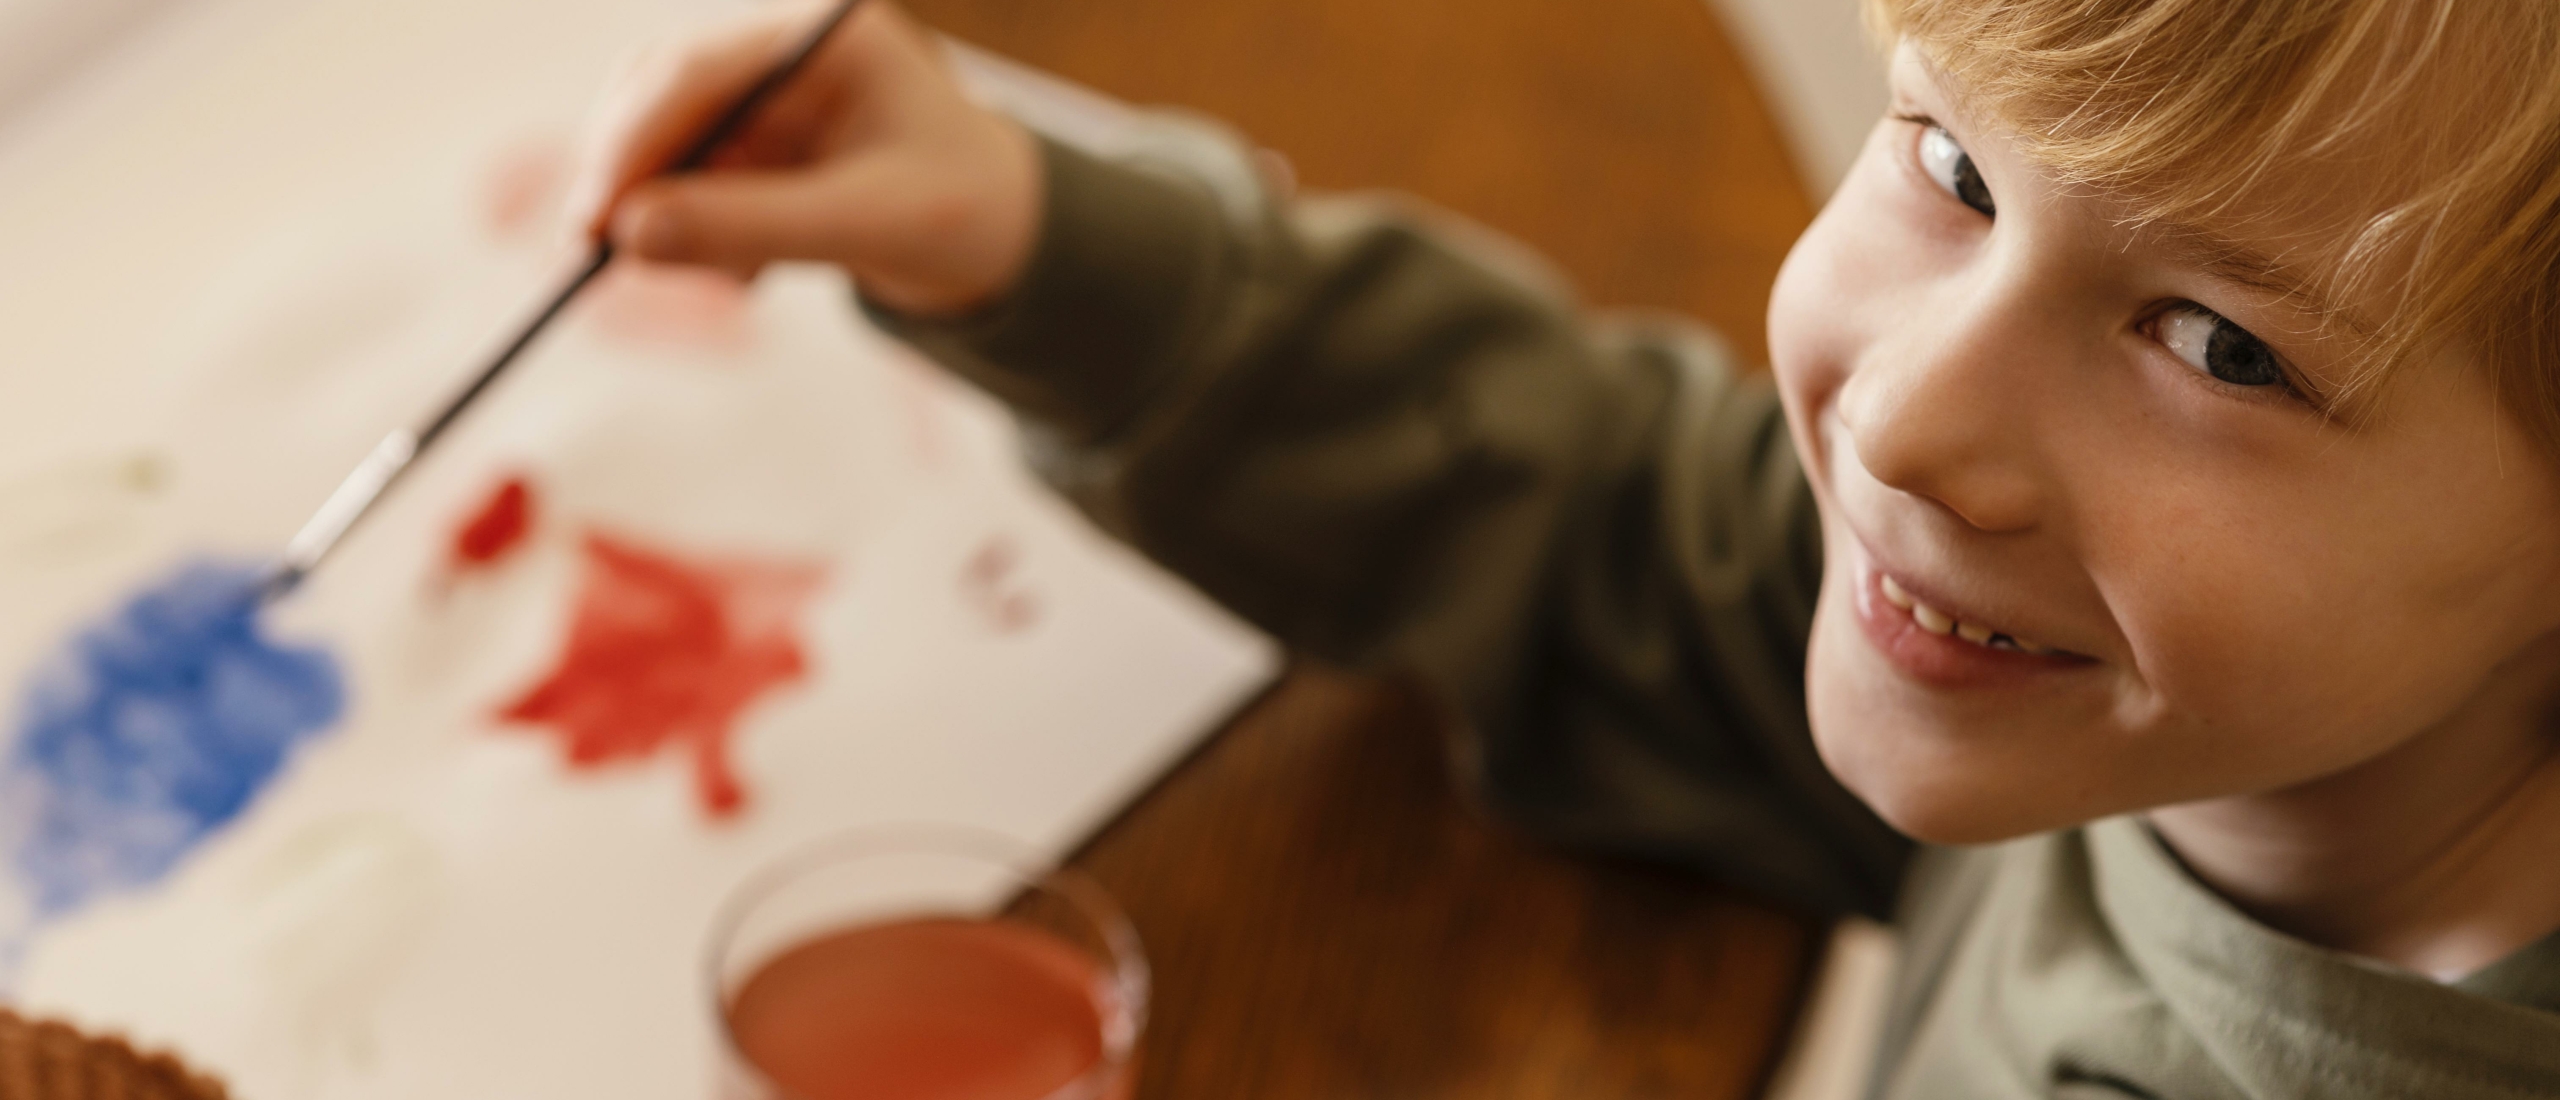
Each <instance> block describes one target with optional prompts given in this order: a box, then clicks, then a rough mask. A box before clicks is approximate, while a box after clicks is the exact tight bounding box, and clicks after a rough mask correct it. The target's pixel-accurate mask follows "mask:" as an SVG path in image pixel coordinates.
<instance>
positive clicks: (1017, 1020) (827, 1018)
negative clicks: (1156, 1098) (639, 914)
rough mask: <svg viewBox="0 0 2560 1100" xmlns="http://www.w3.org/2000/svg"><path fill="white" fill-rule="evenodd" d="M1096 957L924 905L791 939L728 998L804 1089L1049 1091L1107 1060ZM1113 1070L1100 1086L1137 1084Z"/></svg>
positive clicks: (885, 1096) (822, 1096)
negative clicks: (936, 913) (897, 917)
mask: <svg viewBox="0 0 2560 1100" xmlns="http://www.w3.org/2000/svg"><path fill="white" fill-rule="evenodd" d="M1099 969H1100V968H1099V967H1097V966H1096V965H1095V964H1094V961H1093V960H1092V959H1091V958H1090V957H1088V956H1086V955H1085V954H1084V953H1083V952H1081V951H1079V950H1077V949H1076V948H1075V947H1074V946H1073V945H1071V944H1069V943H1067V942H1066V941H1064V940H1061V939H1058V938H1055V937H1053V936H1051V935H1049V934H1048V933H1047V932H1043V931H1041V930H1039V929H1037V928H1032V927H1029V926H1027V925H1020V924H1013V923H1009V922H1005V921H988V920H960V919H956V918H932V917H927V918H923V919H917V920H904V921H894V922H890V923H887V924H876V925H870V926H864V927H855V928H848V929H843V930H839V931H835V932H830V933H826V934H823V935H820V936H818V937H816V938H814V939H811V940H809V941H807V942H805V943H802V944H800V945H799V946H796V947H793V948H791V949H789V950H787V951H784V952H783V953H782V954H781V955H779V956H776V957H775V958H774V960H773V961H772V962H769V963H766V964H765V966H764V968H763V969H761V970H758V971H756V972H755V974H754V975H753V976H751V977H749V978H748V979H747V980H746V982H745V983H744V984H742V985H740V986H739V988H738V991H737V993H736V994H735V995H734V996H732V997H731V998H730V1001H729V1006H728V1019H729V1035H730V1038H731V1039H732V1041H734V1042H735V1043H736V1044H737V1050H738V1052H739V1053H740V1054H742V1055H744V1056H745V1057H746V1059H747V1061H748V1062H749V1063H750V1064H752V1065H754V1066H755V1067H756V1068H757V1069H758V1070H760V1071H762V1072H763V1073H764V1075H765V1076H766V1077H767V1078H768V1079H770V1080H771V1081H773V1082H774V1083H775V1084H777V1085H780V1086H781V1091H783V1092H786V1093H788V1094H789V1095H792V1096H796V1097H805V1098H807V1100H1041V1098H1042V1097H1049V1096H1055V1095H1058V1094H1059V1093H1060V1092H1061V1091H1062V1090H1064V1089H1065V1087H1066V1086H1067V1085H1068V1084H1070V1083H1072V1082H1075V1081H1077V1080H1078V1079H1079V1078H1083V1077H1086V1076H1087V1075H1089V1074H1092V1073H1094V1071H1095V1070H1097V1069H1099V1068H1101V1067H1102V1065H1103V1035H1102V1027H1103V1021H1104V1020H1105V1019H1106V1018H1107V1016H1108V1014H1109V1012H1110V1009H1109V1006H1108V1005H1107V1004H1105V1003H1104V1002H1103V995H1104V993H1105V991H1106V989H1107V987H1106V986H1105V985H1104V984H1103V983H1102V980H1101V974H1100V973H1099ZM1130 1080H1131V1078H1130V1076H1129V1075H1128V1074H1126V1073H1125V1072H1122V1073H1118V1074H1116V1075H1115V1079H1114V1080H1113V1081H1112V1082H1111V1083H1110V1084H1109V1085H1108V1086H1106V1091H1105V1092H1104V1093H1103V1095H1107V1096H1112V1097H1122V1096H1126V1095H1127V1094H1128V1086H1129V1083H1130Z"/></svg>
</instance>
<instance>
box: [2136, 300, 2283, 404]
mask: <svg viewBox="0 0 2560 1100" xmlns="http://www.w3.org/2000/svg"><path fill="white" fill-rule="evenodd" d="M2155 323H2156V325H2157V326H2158V328H2157V332H2158V339H2159V341H2160V343H2161V345H2162V346H2164V347H2166V348H2168V349H2169V352H2170V354H2173V355H2176V356H2177V357H2178V358H2179V359H2180V360H2181V361H2183V362H2185V363H2186V364H2187V365H2188V366H2190V367H2194V368H2195V369H2197V370H2198V371H2202V372H2203V373H2205V374H2207V375H2210V376H2212V377H2213V378H2214V379H2216V380H2218V381H2222V382H2227V383H2230V384H2231V385H2234V386H2282V385H2286V384H2287V383H2286V381H2285V376H2284V365H2283V364H2281V363H2278V362H2277V361H2276V353H2275V351H2274V349H2271V348H2269V347H2267V345H2266V343H2265V342H2264V341H2261V340H2259V339H2258V338H2257V337H2255V336H2251V335H2249V333H2248V330H2246V329H2243V328H2241V327H2240V326H2238V325H2235V324H2232V323H2231V322H2229V321H2226V320H2224V319H2223V317H2222V315H2221V314H2219V313H2215V312H2214V311H2212V310H2209V309H2206V308H2204V307H2203V306H2200V305H2196V304H2194V303H2192V302H2190V303H2185V304H2181V305H2179V306H2177V307H2175V308H2173V309H2171V310H2170V311H2169V312H2167V313H2163V314H2161V315H2160V319H2159V321H2157V322H2155Z"/></svg>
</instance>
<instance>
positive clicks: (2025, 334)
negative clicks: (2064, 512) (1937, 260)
mask: <svg viewBox="0 0 2560 1100" xmlns="http://www.w3.org/2000/svg"><path fill="white" fill-rule="evenodd" d="M2035 312H2039V311H2030V310H2028V309H2026V308H2025V307H2024V305H2023V303H2018V302H2015V301H2004V300H2002V299H2001V298H1998V297H1988V296H1986V297H1978V298H1976V299H1974V300H1973V301H1972V302H1970V303H1968V304H1967V306H1965V307H1964V308H1960V309H1957V310H1955V311H1952V312H1943V313H1938V314H1937V323H1923V324H1920V325H1916V326H1914V328H1915V331H1913V332H1912V333H1910V335H1909V338H1907V339H1903V340H1899V341H1879V342H1877V344H1875V345H1873V346H1871V347H1870V348H1869V349H1868V353H1867V355H1866V356H1865V357H1864V359H1863V361H1861V362H1860V363H1858V364H1857V366H1856V368H1855V369H1854V370H1853V371H1852V372H1851V374H1850V376H1849V378H1848V379H1847V381H1846V382H1844V383H1843V384H1842V387H1841V390H1840V394H1839V397H1838V399H1837V404H1836V408H1837V409H1838V413H1839V418H1840V422H1841V426H1842V427H1843V428H1844V429H1845V430H1846V431H1845V435H1846V436H1847V439H1848V442H1849V446H1850V449H1851V450H1852V451H1853V452H1854V453H1855V454H1856V455H1857V459H1858V463H1859V465H1860V466H1863V467H1864V468H1865V469H1866V471H1867V473H1868V475H1869V476H1871V477H1873V478H1875V479H1876V480H1877V481H1878V482H1881V483H1882V484H1884V485H1885V486H1887V487H1889V488H1892V489H1895V490H1898V491H1900V492H1903V493H1906V494H1909V495H1911V496H1914V497H1918V498H1921V499H1923V500H1926V501H1929V502H1931V503H1933V504H1935V505H1937V506H1939V507H1942V508H1944V509H1946V510H1947V511H1948V512H1951V513H1953V514H1954V515H1955V516H1956V518H1958V519H1961V520H1963V521H1964V522H1965V523H1966V524H1968V525H1970V526H1972V527H1974V528H1977V529H1979V530H1983V531H1987V532H2010V531H2023V530H2028V529H2031V528H2033V527H2034V526H2035V525H2036V522H2037V521H2038V519H2039V518H2040V517H2041V513H2042V511H2043V508H2044V503H2045V501H2044V497H2045V494H2044V492H2043V489H2042V486H2041V484H2040V480H2039V476H2038V471H2037V464H2036V463H2035V462H2034V461H2033V454H2034V447H2035V443H2034V437H2035V431H2034V423H2033V416H2032V410H2033V407H2034V404H2035V398H2036V397H2037V395H2038V393H2039V390H2038V388H2037V381H2038V380H2037V379H2036V378H2035V377H2034V375H2035V374H2036V373H2037V372H2036V370H2035V369H2034V368H2035V367H2036V364H2035V363H2034V362H2032V361H2027V360H2025V359H2023V358H2022V357H2026V356H2033V355H2035V354H2036V352H2034V351H2029V350H2024V349H2036V348H2052V347H2054V346H2055V345H2054V343H2053V342H2052V341H2050V340H2043V339H2038V338H2037V334H2036V333H2035V332H2033V331H2032V330H2033V327H2034V325H2035V324H2036V323H2037V322H2036V320H2035V316H2034V313H2035Z"/></svg>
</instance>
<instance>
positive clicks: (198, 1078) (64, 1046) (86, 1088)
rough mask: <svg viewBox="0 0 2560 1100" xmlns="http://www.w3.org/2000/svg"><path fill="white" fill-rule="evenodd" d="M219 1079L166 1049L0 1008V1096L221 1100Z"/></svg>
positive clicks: (5, 1099) (0, 1099)
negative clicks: (143, 1048)
mask: <svg viewBox="0 0 2560 1100" xmlns="http://www.w3.org/2000/svg"><path fill="white" fill-rule="evenodd" d="M226 1095H227V1094H226V1093H224V1091H223V1088H222V1082H220V1081H216V1080H214V1079H213V1078H210V1077H206V1076H203V1075H201V1074H198V1073H195V1072H193V1071H191V1070H189V1069H188V1068H187V1067H186V1066H185V1065H183V1064H180V1063H179V1061H178V1060H177V1059H176V1058H172V1057H170V1056H169V1055H166V1054H143V1053H140V1052H138V1051H136V1050H134V1049H133V1048H132V1047H131V1046H128V1045H126V1043H125V1041H124V1040H122V1039H118V1038H112V1037H110V1038H104V1039H99V1038H92V1037H90V1036H87V1035H83V1034H81V1033H80V1032H77V1031H74V1030H72V1029H71V1028H69V1027H66V1026H64V1025H62V1024H58V1023H54V1022H52V1021H50V1020H28V1019H25V1018H24V1017H21V1016H19V1015H18V1014H17V1013H14V1012H11V1011H9V1010H7V1009H5V1008H0V1100H225V1096H226Z"/></svg>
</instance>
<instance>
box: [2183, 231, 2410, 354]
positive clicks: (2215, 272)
mask: <svg viewBox="0 0 2560 1100" xmlns="http://www.w3.org/2000/svg"><path fill="white" fill-rule="evenodd" d="M2149 231H2150V232H2153V233H2157V234H2160V235H2161V236H2162V237H2163V238H2164V239H2165V240H2166V241H2167V242H2168V244H2169V247H2170V248H2171V249H2173V250H2174V251H2175V252H2176V253H2177V254H2178V255H2179V256H2180V257H2181V258H2184V259H2185V260H2187V261H2188V262H2190V263H2193V264H2195V265H2196V268H2197V269H2198V270H2200V271H2203V272H2204V273H2205V274H2207V275H2210V276H2213V277H2214V278H2217V279H2221V280H2224V281H2226V282H2231V283H2236V284H2239V285H2241V286H2245V287H2249V288H2252V289H2255V290H2262V291H2265V292H2267V293H2269V294H2272V295H2275V296H2276V297H2278V298H2281V299H2283V300H2285V301H2286V302H2288V303H2291V304H2294V305H2297V306H2299V307H2301V308H2303V309H2304V310H2306V311H2308V312H2310V313H2312V314H2313V315H2315V316H2317V317H2320V318H2322V319H2323V323H2324V324H2325V323H2327V322H2329V321H2331V320H2334V321H2335V322H2336V323H2338V324H2341V325H2343V326H2344V327H2345V328H2346V329H2347V330H2348V331H2350V332H2359V333H2362V332H2369V331H2371V330H2370V328H2369V326H2367V325H2366V324H2365V323H2364V322H2363V320H2362V319H2361V318H2359V317H2357V316H2356V314H2355V313H2354V312H2353V311H2351V310H2347V309H2344V308H2341V307H2340V306H2339V305H2338V304H2337V303H2336V302H2333V301H2331V300H2330V299H2329V296H2328V295H2327V294H2325V293H2322V292H2321V290H2320V289H2319V287H2318V286H2317V285H2316V284H2315V283H2314V282H2313V281H2312V280H2311V279H2308V278H2305V277H2304V276H2302V275H2301V274H2299V273H2298V269H2296V268H2295V267H2294V266H2293V265H2290V264H2286V263H2284V262H2283V261H2280V260H2278V259H2276V258H2275V257H2273V256H2270V255H2267V254H2266V253H2265V252H2262V251H2259V250H2258V249H2255V248H2251V247H2249V246H2248V245H2244V244H2241V243H2239V242H2237V241H2234V240H2232V239H2230V238H2228V237H2225V236H2222V235H2220V234H2218V233H2213V232H2209V231H2207V230H2202V229H2196V228H2193V227H2190V226H2183V225H2177V224H2174V223H2162V224H2157V225H2153V226H2150V227H2149Z"/></svg>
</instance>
